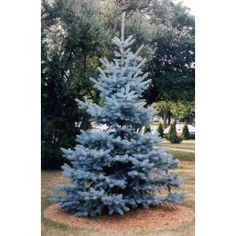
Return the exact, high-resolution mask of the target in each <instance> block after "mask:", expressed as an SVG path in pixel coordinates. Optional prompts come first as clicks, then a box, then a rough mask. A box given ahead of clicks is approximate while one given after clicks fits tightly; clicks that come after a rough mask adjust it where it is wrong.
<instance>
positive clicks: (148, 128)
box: [144, 126, 151, 134]
mask: <svg viewBox="0 0 236 236" xmlns="http://www.w3.org/2000/svg"><path fill="white" fill-rule="evenodd" d="M150 132H151V128H150V126H145V128H144V133H145V134H146V133H150Z"/></svg>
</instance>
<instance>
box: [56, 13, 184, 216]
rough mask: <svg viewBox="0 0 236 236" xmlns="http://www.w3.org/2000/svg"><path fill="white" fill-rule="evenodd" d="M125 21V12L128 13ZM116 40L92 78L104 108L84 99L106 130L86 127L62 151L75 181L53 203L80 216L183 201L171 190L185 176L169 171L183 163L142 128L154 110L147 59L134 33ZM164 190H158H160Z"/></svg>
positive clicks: (61, 188) (67, 171)
mask: <svg viewBox="0 0 236 236" xmlns="http://www.w3.org/2000/svg"><path fill="white" fill-rule="evenodd" d="M123 19H124V14H123ZM122 22H123V24H122V30H121V32H122V33H121V39H119V38H117V37H115V38H114V39H113V40H112V42H113V43H114V44H115V45H116V46H117V47H118V51H115V59H114V60H113V61H112V62H109V61H108V60H107V59H105V58H104V59H101V63H102V64H103V66H104V69H101V68H99V71H100V77H99V79H98V80H94V79H91V80H92V81H93V82H94V84H95V87H96V88H97V89H98V90H99V91H100V97H101V98H102V99H103V101H104V103H103V106H98V105H96V104H91V103H89V102H82V101H79V104H80V105H81V106H82V107H83V108H84V109H86V110H87V112H88V113H89V114H90V116H91V121H94V122H96V124H106V125H107V126H108V128H107V129H106V130H103V131H102V130H87V131H83V132H81V134H80V135H78V136H77V143H78V144H77V145H76V146H75V148H74V149H73V150H72V149H67V150H65V149H63V151H64V154H65V157H66V158H67V159H69V160H70V161H71V164H70V165H68V164H65V165H64V166H63V170H64V172H63V174H64V176H65V177H66V178H68V179H69V180H70V181H71V183H70V184H68V185H61V186H58V187H57V190H59V191H60V192H61V193H58V194H55V195H54V197H53V200H54V202H56V203H59V204H60V206H61V208H62V209H64V210H67V211H68V212H70V213H71V214H74V215H76V216H97V215H102V214H120V215H123V214H124V213H125V212H127V211H130V210H133V209H136V208H142V207H144V208H148V207H151V206H158V205H161V204H178V203H179V202H181V201H182V199H183V194H182V193H176V192H173V191H172V188H173V187H174V188H175V187H179V185H180V184H181V179H180V178H179V177H178V176H177V175H176V174H174V173H170V172H169V171H168V170H169V169H174V168H176V167H177V165H178V160H174V159H173V158H172V156H171V155H170V154H167V153H165V152H164V150H163V149H162V148H161V147H158V148H157V147H155V146H154V145H158V144H159V143H160V142H161V138H160V137H159V136H157V135H156V134H151V133H146V134H143V132H141V130H142V127H143V126H147V125H149V123H150V122H151V121H152V118H153V115H154V113H155V111H154V109H153V108H152V107H147V108H146V107H145V102H144V101H143V100H141V99H140V97H141V95H142V93H143V91H144V90H145V89H146V88H147V86H148V84H149V82H150V81H149V80H145V79H146V77H147V75H146V74H143V73H142V70H141V66H142V65H143V63H144V61H145V60H142V58H141V57H140V56H139V55H138V54H139V52H140V50H141V49H142V46H141V47H140V48H139V49H138V50H137V52H136V53H133V52H132V51H131V49H130V46H131V45H132V44H133V43H134V41H135V40H134V39H133V37H132V36H130V37H128V38H127V39H126V40H125V39H124V20H123V21H122ZM158 193H159V194H158Z"/></svg>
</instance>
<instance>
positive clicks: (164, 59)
mask: <svg viewBox="0 0 236 236" xmlns="http://www.w3.org/2000/svg"><path fill="white" fill-rule="evenodd" d="M152 4H153V5H152V8H151V10H150V11H151V12H150V22H151V24H154V25H155V26H156V34H154V35H155V37H154V39H153V40H152V44H153V45H155V53H154V55H153V57H152V59H151V62H150V64H149V65H148V70H149V71H150V76H151V77H152V84H151V86H150V87H149V89H148V90H147V91H146V94H145V98H146V99H147V101H148V103H152V102H154V101H157V100H172V101H178V100H180V101H194V94H195V67H194V62H195V46H194V45H195V25H194V17H193V16H192V15H190V14H189V10H188V9H187V8H186V7H184V6H182V5H181V4H174V3H173V2H171V1H168V0H163V1H152Z"/></svg>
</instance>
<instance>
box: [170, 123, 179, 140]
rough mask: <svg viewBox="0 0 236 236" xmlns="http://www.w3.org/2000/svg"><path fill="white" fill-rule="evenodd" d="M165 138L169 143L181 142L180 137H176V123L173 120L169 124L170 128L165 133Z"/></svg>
mask: <svg viewBox="0 0 236 236" xmlns="http://www.w3.org/2000/svg"><path fill="white" fill-rule="evenodd" d="M167 139H168V140H169V141H170V142H171V143H180V142H181V138H180V137H178V135H177V132H176V123H175V122H174V123H172V124H171V125H170V129H169V132H168V134H167Z"/></svg>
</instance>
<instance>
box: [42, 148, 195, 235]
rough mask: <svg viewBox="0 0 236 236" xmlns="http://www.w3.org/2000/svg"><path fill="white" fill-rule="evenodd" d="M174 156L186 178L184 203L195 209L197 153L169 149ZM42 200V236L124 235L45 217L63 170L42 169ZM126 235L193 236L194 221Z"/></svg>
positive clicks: (61, 178) (61, 180)
mask: <svg viewBox="0 0 236 236" xmlns="http://www.w3.org/2000/svg"><path fill="white" fill-rule="evenodd" d="M169 152H170V153H171V154H173V156H175V157H176V158H178V159H180V165H179V169H178V170H177V171H178V173H179V174H180V175H181V176H182V177H183V178H184V184H183V186H182V188H181V190H182V191H184V192H185V193H186V195H187V197H186V200H185V201H184V203H183V205H185V206H188V207H191V208H192V209H194V204H195V198H194V195H195V194H194V193H195V191H194V190H195V154H194V153H186V152H180V151H169ZM41 179H42V187H41V191H42V193H41V201H42V236H99V235H102V236H116V235H117V236H119V235H124V234H120V233H119V232H112V233H108V232H95V231H92V230H88V229H81V228H72V227H69V226H67V225H64V224H60V223H55V222H52V221H50V220H47V219H45V218H44V217H43V210H44V209H45V208H47V207H48V206H49V205H50V204H51V202H50V197H49V191H51V190H53V185H54V184H55V183H64V182H65V179H63V177H62V175H61V171H42V175H41ZM125 235H128V236H129V235H130V236H131V235H143V236H144V235H145V236H193V235H194V222H191V223H188V224H184V225H180V226H178V227H175V228H168V229H165V230H161V231H160V230H159V231H152V232H150V231H142V232H137V233H134V232H132V233H131V232H130V233H129V232H127V233H125Z"/></svg>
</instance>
